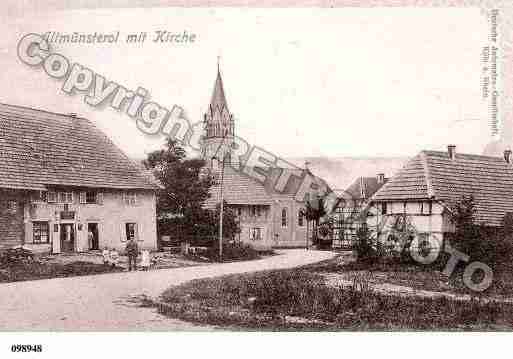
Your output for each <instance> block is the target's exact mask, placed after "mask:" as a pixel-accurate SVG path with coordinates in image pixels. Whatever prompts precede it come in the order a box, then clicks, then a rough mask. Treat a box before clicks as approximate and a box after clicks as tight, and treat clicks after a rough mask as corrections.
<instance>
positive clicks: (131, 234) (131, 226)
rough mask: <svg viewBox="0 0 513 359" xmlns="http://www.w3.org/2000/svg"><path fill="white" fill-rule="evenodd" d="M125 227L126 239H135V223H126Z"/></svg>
mask: <svg viewBox="0 0 513 359" xmlns="http://www.w3.org/2000/svg"><path fill="white" fill-rule="evenodd" d="M125 228H126V239H127V241H129V240H131V239H135V238H136V236H137V223H126V224H125Z"/></svg>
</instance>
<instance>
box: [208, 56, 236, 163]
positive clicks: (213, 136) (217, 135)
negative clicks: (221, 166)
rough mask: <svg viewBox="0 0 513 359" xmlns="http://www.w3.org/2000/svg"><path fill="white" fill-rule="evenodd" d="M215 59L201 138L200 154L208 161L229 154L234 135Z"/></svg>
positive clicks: (232, 123)
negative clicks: (208, 102) (212, 86)
mask: <svg viewBox="0 0 513 359" xmlns="http://www.w3.org/2000/svg"><path fill="white" fill-rule="evenodd" d="M217 61H218V62H217V76H216V81H215V83H214V90H213V92H212V97H211V99H210V104H209V105H208V109H207V112H206V113H205V115H204V116H203V124H204V131H205V132H204V136H203V140H202V156H203V158H204V159H205V160H209V161H211V160H212V158H214V157H216V158H218V159H219V158H225V157H226V156H229V155H230V153H231V144H232V143H233V139H234V136H235V124H234V120H233V115H232V114H231V113H230V111H229V110H228V104H227V102H226V95H225V93H224V86H223V79H222V77H221V71H220V69H219V58H218V60H217Z"/></svg>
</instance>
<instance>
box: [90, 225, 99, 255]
mask: <svg viewBox="0 0 513 359" xmlns="http://www.w3.org/2000/svg"><path fill="white" fill-rule="evenodd" d="M87 241H88V243H89V244H88V245H89V249H90V250H98V249H100V238H99V233H98V223H88V224H87Z"/></svg>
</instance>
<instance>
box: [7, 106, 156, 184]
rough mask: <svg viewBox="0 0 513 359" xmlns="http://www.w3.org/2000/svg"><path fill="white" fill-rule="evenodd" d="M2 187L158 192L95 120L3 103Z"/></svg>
mask: <svg viewBox="0 0 513 359" xmlns="http://www.w3.org/2000/svg"><path fill="white" fill-rule="evenodd" d="M0 149H1V151H0V188H13V189H33V190H44V189H47V188H48V186H80V187H96V188H120V189H122V188H126V189H155V185H154V184H153V183H151V181H149V180H148V178H147V176H145V175H144V174H143V173H141V171H140V170H139V169H138V168H137V167H136V166H135V165H134V164H133V163H132V161H131V160H130V159H129V158H128V157H126V156H125V154H123V152H121V150H119V149H118V148H117V147H116V146H115V145H114V144H113V143H112V142H111V141H110V139H109V138H108V137H107V136H106V135H105V134H104V133H103V132H101V131H100V130H98V129H97V128H96V127H95V126H94V125H93V124H92V123H91V122H90V121H89V120H87V119H84V118H78V117H73V116H70V115H63V114H57V113H52V112H47V111H42V110H36V109H31V108H26V107H19V106H13V105H6V104H0Z"/></svg>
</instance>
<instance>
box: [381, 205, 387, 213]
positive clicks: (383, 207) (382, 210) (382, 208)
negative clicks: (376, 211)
mask: <svg viewBox="0 0 513 359" xmlns="http://www.w3.org/2000/svg"><path fill="white" fill-rule="evenodd" d="M381 214H387V203H386V202H383V203H381Z"/></svg>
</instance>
